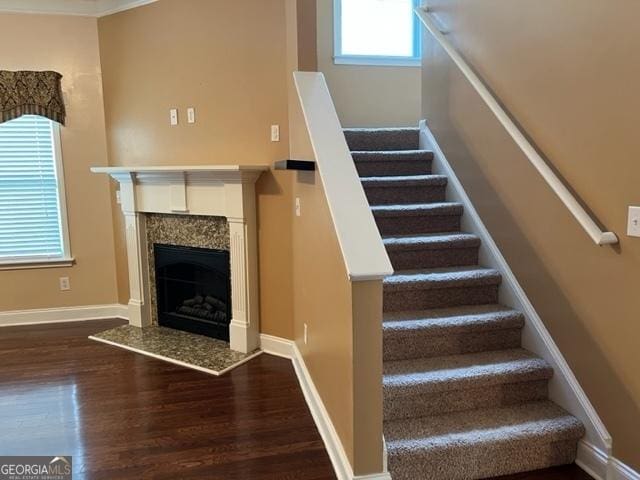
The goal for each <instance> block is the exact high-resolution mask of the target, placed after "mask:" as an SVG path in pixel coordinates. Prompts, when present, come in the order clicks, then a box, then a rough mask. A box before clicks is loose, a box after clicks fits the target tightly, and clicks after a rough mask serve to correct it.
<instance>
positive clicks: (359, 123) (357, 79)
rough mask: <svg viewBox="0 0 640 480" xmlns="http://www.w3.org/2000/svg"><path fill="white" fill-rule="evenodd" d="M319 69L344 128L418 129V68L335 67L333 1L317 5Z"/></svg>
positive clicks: (320, 0) (320, 1) (323, 1)
mask: <svg viewBox="0 0 640 480" xmlns="http://www.w3.org/2000/svg"><path fill="white" fill-rule="evenodd" d="M317 22H318V24H317V25H318V32H317V36H318V37H317V42H318V45H317V47H318V70H319V71H320V72H322V73H324V75H325V78H326V79H327V83H328V85H329V89H330V90H331V95H332V97H333V100H334V102H335V104H336V110H337V111H338V116H339V117H340V121H341V122H342V124H343V126H344V127H377V126H382V127H393V126H398V127H400V126H417V124H418V120H419V119H420V95H421V92H420V68H419V67H370V66H360V65H335V64H334V63H333V1H332V0H319V1H318V2H317Z"/></svg>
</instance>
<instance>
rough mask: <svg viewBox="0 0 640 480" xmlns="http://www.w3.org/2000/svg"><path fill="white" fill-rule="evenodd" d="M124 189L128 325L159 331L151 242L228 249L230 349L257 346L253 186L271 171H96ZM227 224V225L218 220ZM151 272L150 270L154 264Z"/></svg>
mask: <svg viewBox="0 0 640 480" xmlns="http://www.w3.org/2000/svg"><path fill="white" fill-rule="evenodd" d="M91 170H92V172H94V173H106V174H108V175H110V176H111V177H113V178H114V179H116V180H117V181H118V182H119V183H120V202H121V207H122V212H123V214H124V218H125V228H126V239H127V255H128V264H129V285H130V300H129V305H128V307H129V323H130V325H133V326H136V327H147V326H151V325H153V324H154V318H155V312H154V308H155V307H154V299H155V297H154V294H155V292H154V281H153V274H152V273H150V263H151V262H152V257H150V252H151V249H150V247H149V245H150V241H153V240H155V239H156V238H158V237H160V238H161V239H162V241H164V242H166V243H172V244H175V245H184V246H200V245H202V246H217V247H222V246H224V247H227V248H228V250H229V257H230V263H231V305H232V318H231V324H230V327H229V336H230V347H231V349H232V350H236V351H238V352H242V353H248V352H252V351H253V350H255V349H256V348H257V347H258V345H259V315H258V262H257V233H256V205H255V182H256V180H257V179H258V177H259V176H260V174H261V173H262V172H264V171H265V170H268V167H267V166H262V165H258V166H255V165H254V166H245V165H231V166H197V167H196V166H193V167H185V166H182V167H177V166H176V167H97V168H92V169H91ZM221 217H223V218H221ZM151 267H152V265H151Z"/></svg>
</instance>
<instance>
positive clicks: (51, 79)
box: [0, 70, 66, 125]
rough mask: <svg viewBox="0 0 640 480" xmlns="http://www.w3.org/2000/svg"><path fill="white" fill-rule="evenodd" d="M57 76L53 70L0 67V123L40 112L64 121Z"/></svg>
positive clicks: (59, 80) (50, 117)
mask: <svg viewBox="0 0 640 480" xmlns="http://www.w3.org/2000/svg"><path fill="white" fill-rule="evenodd" d="M61 80H62V75H60V74H59V73H57V72H50V71H46V72H31V71H17V72H11V71H7V70H0V123H3V122H8V121H9V120H13V119H15V118H18V117H21V116H22V115H40V116H42V117H46V118H49V119H51V120H53V121H55V122H58V123H60V124H62V125H64V121H65V114H66V112H65V108H64V100H63V98H62V88H61Z"/></svg>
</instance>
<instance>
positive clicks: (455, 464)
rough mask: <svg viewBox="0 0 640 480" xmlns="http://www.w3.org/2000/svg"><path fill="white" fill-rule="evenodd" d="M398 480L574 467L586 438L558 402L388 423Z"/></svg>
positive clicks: (465, 478)
mask: <svg viewBox="0 0 640 480" xmlns="http://www.w3.org/2000/svg"><path fill="white" fill-rule="evenodd" d="M384 432H385V439H386V442H387V450H388V455H389V457H388V458H389V470H390V471H391V472H392V474H393V479H394V480H418V479H419V480H442V479H447V480H475V479H481V478H488V477H497V476H501V475H509V474H512V473H517V472H524V471H529V470H537V469H543V468H548V467H552V466H556V465H563V464H568V463H572V462H573V461H574V460H575V456H576V449H577V440H578V439H579V438H580V437H582V436H583V435H584V427H583V426H582V424H581V423H580V421H579V420H578V419H576V418H575V417H573V416H571V415H569V414H568V413H567V412H565V411H564V410H563V409H561V408H560V407H558V406H557V405H555V404H554V403H552V402H549V401H541V402H533V403H525V404H522V405H516V406H511V407H503V408H498V409H487V410H472V411H466V412H457V413H452V414H448V415H443V416H439V417H423V418H419V419H416V418H411V419H406V420H396V421H391V422H385V424H384Z"/></svg>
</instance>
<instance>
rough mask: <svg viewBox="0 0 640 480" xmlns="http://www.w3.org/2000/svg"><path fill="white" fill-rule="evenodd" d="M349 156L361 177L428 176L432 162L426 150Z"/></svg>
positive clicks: (391, 151) (431, 156)
mask: <svg viewBox="0 0 640 480" xmlns="http://www.w3.org/2000/svg"><path fill="white" fill-rule="evenodd" d="M351 156H352V157H353V161H354V163H355V165H356V170H357V171H358V175H360V176H361V177H376V176H378V177H382V176H395V175H401V176H402V175H429V174H430V173H431V163H432V161H433V152H430V151H427V150H390V151H382V152H376V151H372V152H367V151H354V152H351Z"/></svg>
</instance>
